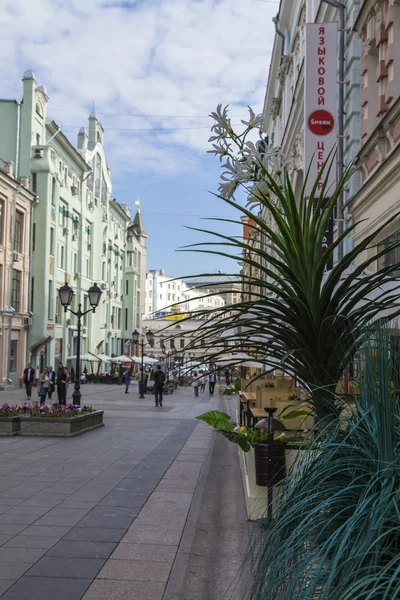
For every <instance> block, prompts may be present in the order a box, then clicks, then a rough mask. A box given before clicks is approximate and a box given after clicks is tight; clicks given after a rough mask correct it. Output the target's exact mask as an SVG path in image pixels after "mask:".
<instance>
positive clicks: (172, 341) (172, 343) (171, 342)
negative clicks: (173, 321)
mask: <svg viewBox="0 0 400 600" xmlns="http://www.w3.org/2000/svg"><path fill="white" fill-rule="evenodd" d="M169 347H170V348H175V340H174V339H172V340H169Z"/></svg>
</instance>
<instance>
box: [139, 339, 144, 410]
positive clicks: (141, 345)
mask: <svg viewBox="0 0 400 600" xmlns="http://www.w3.org/2000/svg"><path fill="white" fill-rule="evenodd" d="M139 346H140V347H141V350H142V372H141V374H140V395H139V398H144V373H143V369H144V363H143V359H144V352H143V347H144V341H143V340H142V341H141V342H139Z"/></svg>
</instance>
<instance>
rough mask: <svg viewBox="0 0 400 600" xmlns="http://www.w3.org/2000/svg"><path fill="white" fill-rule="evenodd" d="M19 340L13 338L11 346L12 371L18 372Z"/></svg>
mask: <svg viewBox="0 0 400 600" xmlns="http://www.w3.org/2000/svg"><path fill="white" fill-rule="evenodd" d="M17 356H18V341H17V340H11V347H10V373H16V372H17Z"/></svg>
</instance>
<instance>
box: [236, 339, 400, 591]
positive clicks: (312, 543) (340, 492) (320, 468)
mask: <svg viewBox="0 0 400 600" xmlns="http://www.w3.org/2000/svg"><path fill="white" fill-rule="evenodd" d="M393 358H394V360H393ZM399 364H400V361H399V356H398V354H397V355H396V356H395V357H394V356H393V343H392V341H391V340H390V338H389V334H388V331H387V330H383V329H382V328H381V329H379V330H378V335H377V338H376V341H375V342H374V344H371V343H369V342H367V343H366V344H365V345H364V348H363V361H362V385H361V402H360V403H359V404H358V405H357V406H356V409H355V410H354V412H353V414H351V415H349V416H348V417H344V416H343V415H342V416H341V417H340V419H339V421H338V422H337V425H336V428H335V429H334V431H331V434H332V435H331V437H330V438H329V439H328V438H327V437H326V436H321V438H319V439H317V440H316V441H315V442H314V443H313V444H312V445H311V446H308V447H306V446H305V447H304V450H303V452H302V453H301V456H300V458H299V459H298V461H297V463H296V464H295V468H294V470H293V471H292V472H291V474H290V475H289V476H288V478H287V480H286V482H285V484H284V487H283V492H282V494H281V496H280V500H279V501H278V506H277V513H276V518H275V519H274V520H273V521H272V522H267V523H266V527H265V529H264V530H263V531H262V533H261V535H260V536H259V538H258V539H255V541H254V544H253V547H252V549H251V552H250V553H249V560H250V562H251V564H252V580H251V581H246V582H245V585H244V587H245V588H246V589H247V590H249V589H250V594H249V597H250V598H251V600H276V599H277V598H279V600H315V599H316V598H318V600H396V599H398V598H400V578H399V574H400V561H399V557H400V512H399V506H400V457H399V449H400V404H399V390H398V389H396V387H395V385H394V382H395V381H396V380H398V374H399ZM243 597H248V596H247V595H246V594H243Z"/></svg>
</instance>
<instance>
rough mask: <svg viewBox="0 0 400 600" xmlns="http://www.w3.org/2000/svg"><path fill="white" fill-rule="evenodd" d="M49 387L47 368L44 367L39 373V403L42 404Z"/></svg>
mask: <svg viewBox="0 0 400 600" xmlns="http://www.w3.org/2000/svg"><path fill="white" fill-rule="evenodd" d="M49 387H50V379H49V369H48V367H44V369H43V371H42V372H41V373H40V375H39V397H40V404H44V403H45V400H46V396H47V394H48V391H49Z"/></svg>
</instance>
